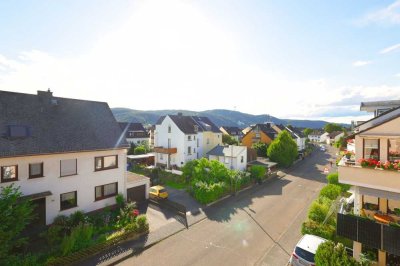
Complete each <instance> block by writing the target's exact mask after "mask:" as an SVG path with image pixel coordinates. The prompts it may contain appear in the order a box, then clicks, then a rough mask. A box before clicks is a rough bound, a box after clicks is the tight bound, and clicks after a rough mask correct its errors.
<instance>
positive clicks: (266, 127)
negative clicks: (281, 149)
mask: <svg viewBox="0 0 400 266" xmlns="http://www.w3.org/2000/svg"><path fill="white" fill-rule="evenodd" d="M255 127H258V128H259V129H260V130H261V131H262V132H264V134H265V135H267V136H268V137H269V138H270V139H272V140H273V139H275V135H276V134H278V132H276V131H275V129H273V128H272V126H271V124H270V123H266V124H256V125H255V126H254V127H253V129H254V128H255ZM253 129H252V130H253Z"/></svg>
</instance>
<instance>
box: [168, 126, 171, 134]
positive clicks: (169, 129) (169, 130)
mask: <svg viewBox="0 0 400 266" xmlns="http://www.w3.org/2000/svg"><path fill="white" fill-rule="evenodd" d="M168 133H171V125H169V126H168Z"/></svg>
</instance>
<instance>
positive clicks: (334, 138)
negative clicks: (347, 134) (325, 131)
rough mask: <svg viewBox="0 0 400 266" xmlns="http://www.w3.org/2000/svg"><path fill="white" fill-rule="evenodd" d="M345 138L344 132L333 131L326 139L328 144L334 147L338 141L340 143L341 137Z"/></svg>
mask: <svg viewBox="0 0 400 266" xmlns="http://www.w3.org/2000/svg"><path fill="white" fill-rule="evenodd" d="M343 136H344V133H343V132H342V131H333V132H331V133H329V135H328V136H327V138H326V144H328V145H332V144H333V143H335V142H336V141H338V140H339V139H340V138H341V137H343Z"/></svg>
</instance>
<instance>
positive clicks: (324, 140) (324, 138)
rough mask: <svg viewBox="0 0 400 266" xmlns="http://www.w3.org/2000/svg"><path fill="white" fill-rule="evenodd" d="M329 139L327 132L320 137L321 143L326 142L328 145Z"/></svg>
mask: <svg viewBox="0 0 400 266" xmlns="http://www.w3.org/2000/svg"><path fill="white" fill-rule="evenodd" d="M328 137H329V133H328V132H325V133H324V134H322V135H321V136H320V137H319V142H325V143H326V140H327V138H328Z"/></svg>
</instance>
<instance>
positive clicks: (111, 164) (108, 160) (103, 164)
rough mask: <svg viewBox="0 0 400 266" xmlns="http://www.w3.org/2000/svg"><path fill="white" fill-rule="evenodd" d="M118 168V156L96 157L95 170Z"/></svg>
mask: <svg viewBox="0 0 400 266" xmlns="http://www.w3.org/2000/svg"><path fill="white" fill-rule="evenodd" d="M114 168H118V156H117V155H111V156H101V157H95V158H94V170H95V171H102V170H107V169H114Z"/></svg>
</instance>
